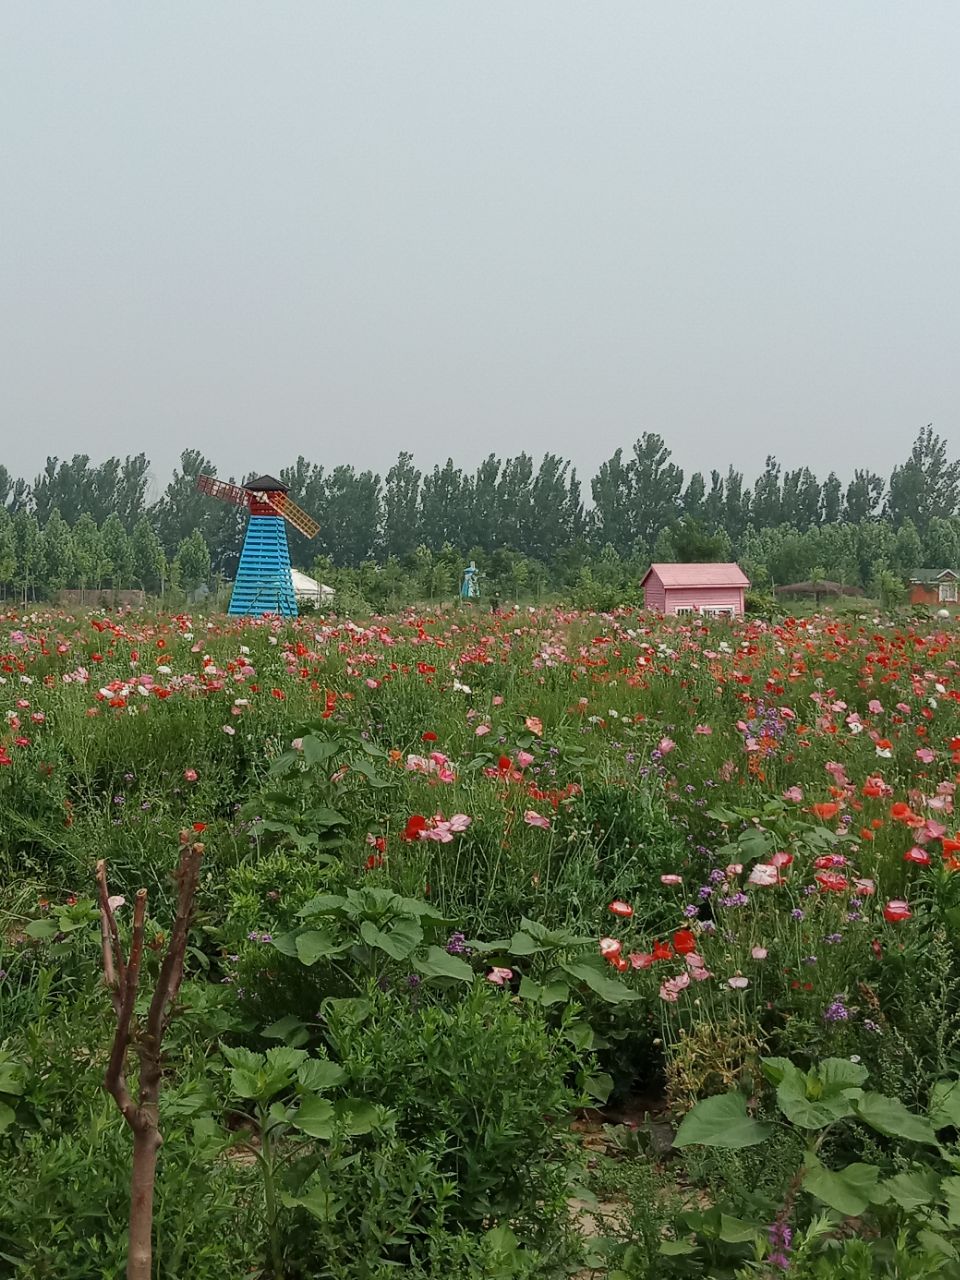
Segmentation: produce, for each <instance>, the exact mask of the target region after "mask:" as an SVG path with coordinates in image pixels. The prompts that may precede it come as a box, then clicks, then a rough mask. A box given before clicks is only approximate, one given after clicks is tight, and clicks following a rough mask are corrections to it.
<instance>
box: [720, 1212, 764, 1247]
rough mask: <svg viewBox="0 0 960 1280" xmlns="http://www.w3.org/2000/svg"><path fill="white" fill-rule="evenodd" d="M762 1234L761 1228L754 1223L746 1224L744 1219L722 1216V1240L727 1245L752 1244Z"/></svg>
mask: <svg viewBox="0 0 960 1280" xmlns="http://www.w3.org/2000/svg"><path fill="white" fill-rule="evenodd" d="M759 1234H760V1228H759V1227H758V1226H757V1225H756V1223H753V1222H744V1220H743V1219H742V1218H731V1217H730V1216H729V1214H726V1213H721V1214H720V1239H721V1240H722V1241H723V1242H724V1243H725V1244H750V1243H752V1242H753V1241H754V1240H756V1238H757V1236H758V1235H759Z"/></svg>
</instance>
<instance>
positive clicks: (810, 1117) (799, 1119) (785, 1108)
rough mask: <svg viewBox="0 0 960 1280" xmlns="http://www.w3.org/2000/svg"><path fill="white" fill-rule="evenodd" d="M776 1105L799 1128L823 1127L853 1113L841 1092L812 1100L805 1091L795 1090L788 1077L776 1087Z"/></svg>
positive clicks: (851, 1105) (849, 1103) (851, 1106)
mask: <svg viewBox="0 0 960 1280" xmlns="http://www.w3.org/2000/svg"><path fill="white" fill-rule="evenodd" d="M777 1106H779V1108H780V1110H781V1111H782V1112H783V1114H784V1115H785V1116H786V1117H787V1119H788V1120H789V1121H790V1123H791V1124H795V1125H799V1127H800V1128H801V1129H824V1128H826V1126H827V1125H828V1124H832V1123H833V1122H834V1120H842V1119H844V1118H845V1117H846V1116H852V1115H853V1104H852V1103H851V1102H850V1100H849V1099H847V1098H844V1097H843V1095H842V1094H838V1095H836V1096H835V1097H832V1098H830V1097H826V1098H820V1099H819V1101H816V1102H815V1101H813V1100H812V1099H811V1098H808V1097H807V1095H806V1094H805V1093H800V1092H798V1091H797V1089H796V1088H795V1086H794V1085H793V1083H792V1081H790V1080H789V1079H787V1080H784V1081H782V1083H781V1084H780V1085H779V1086H778V1088H777Z"/></svg>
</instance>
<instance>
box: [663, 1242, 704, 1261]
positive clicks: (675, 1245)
mask: <svg viewBox="0 0 960 1280" xmlns="http://www.w3.org/2000/svg"><path fill="white" fill-rule="evenodd" d="M658 1252H659V1253H662V1254H663V1256H664V1257H665V1258H684V1257H686V1256H687V1255H688V1254H691V1253H696V1252H697V1246H696V1245H695V1244H691V1243H690V1241H689V1240H663V1241H662V1242H661V1244H660V1248H659V1250H658Z"/></svg>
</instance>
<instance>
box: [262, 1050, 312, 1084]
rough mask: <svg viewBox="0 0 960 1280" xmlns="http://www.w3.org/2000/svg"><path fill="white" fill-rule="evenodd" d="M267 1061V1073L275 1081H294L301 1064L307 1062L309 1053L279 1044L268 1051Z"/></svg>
mask: <svg viewBox="0 0 960 1280" xmlns="http://www.w3.org/2000/svg"><path fill="white" fill-rule="evenodd" d="M266 1059H267V1062H266V1066H267V1072H268V1073H269V1075H270V1077H271V1078H272V1079H273V1080H278V1081H279V1080H281V1079H282V1080H285V1081H286V1080H292V1079H293V1077H294V1075H295V1074H296V1072H297V1071H298V1070H299V1068H300V1065H301V1063H303V1062H305V1061H306V1060H307V1051H306V1049H294V1048H293V1047H292V1046H291V1045H286V1044H278V1045H275V1046H274V1048H272V1049H268V1050H267V1054H266Z"/></svg>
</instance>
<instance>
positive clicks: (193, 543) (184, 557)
mask: <svg viewBox="0 0 960 1280" xmlns="http://www.w3.org/2000/svg"><path fill="white" fill-rule="evenodd" d="M174 563H175V566H176V580H177V582H178V583H179V584H180V586H181V587H182V588H183V590H184V591H186V592H188V593H192V592H194V591H196V589H197V588H198V587H199V586H200V585H201V583H206V582H208V581H209V580H210V548H209V547H208V546H207V544H206V542H204V540H203V534H202V533H201V532H200V530H199V529H194V531H193V533H191V534H190V536H189V537H188V538H184V539H183V541H182V542H181V543H180V545H179V547H177V554H176V556H175V557H174Z"/></svg>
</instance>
